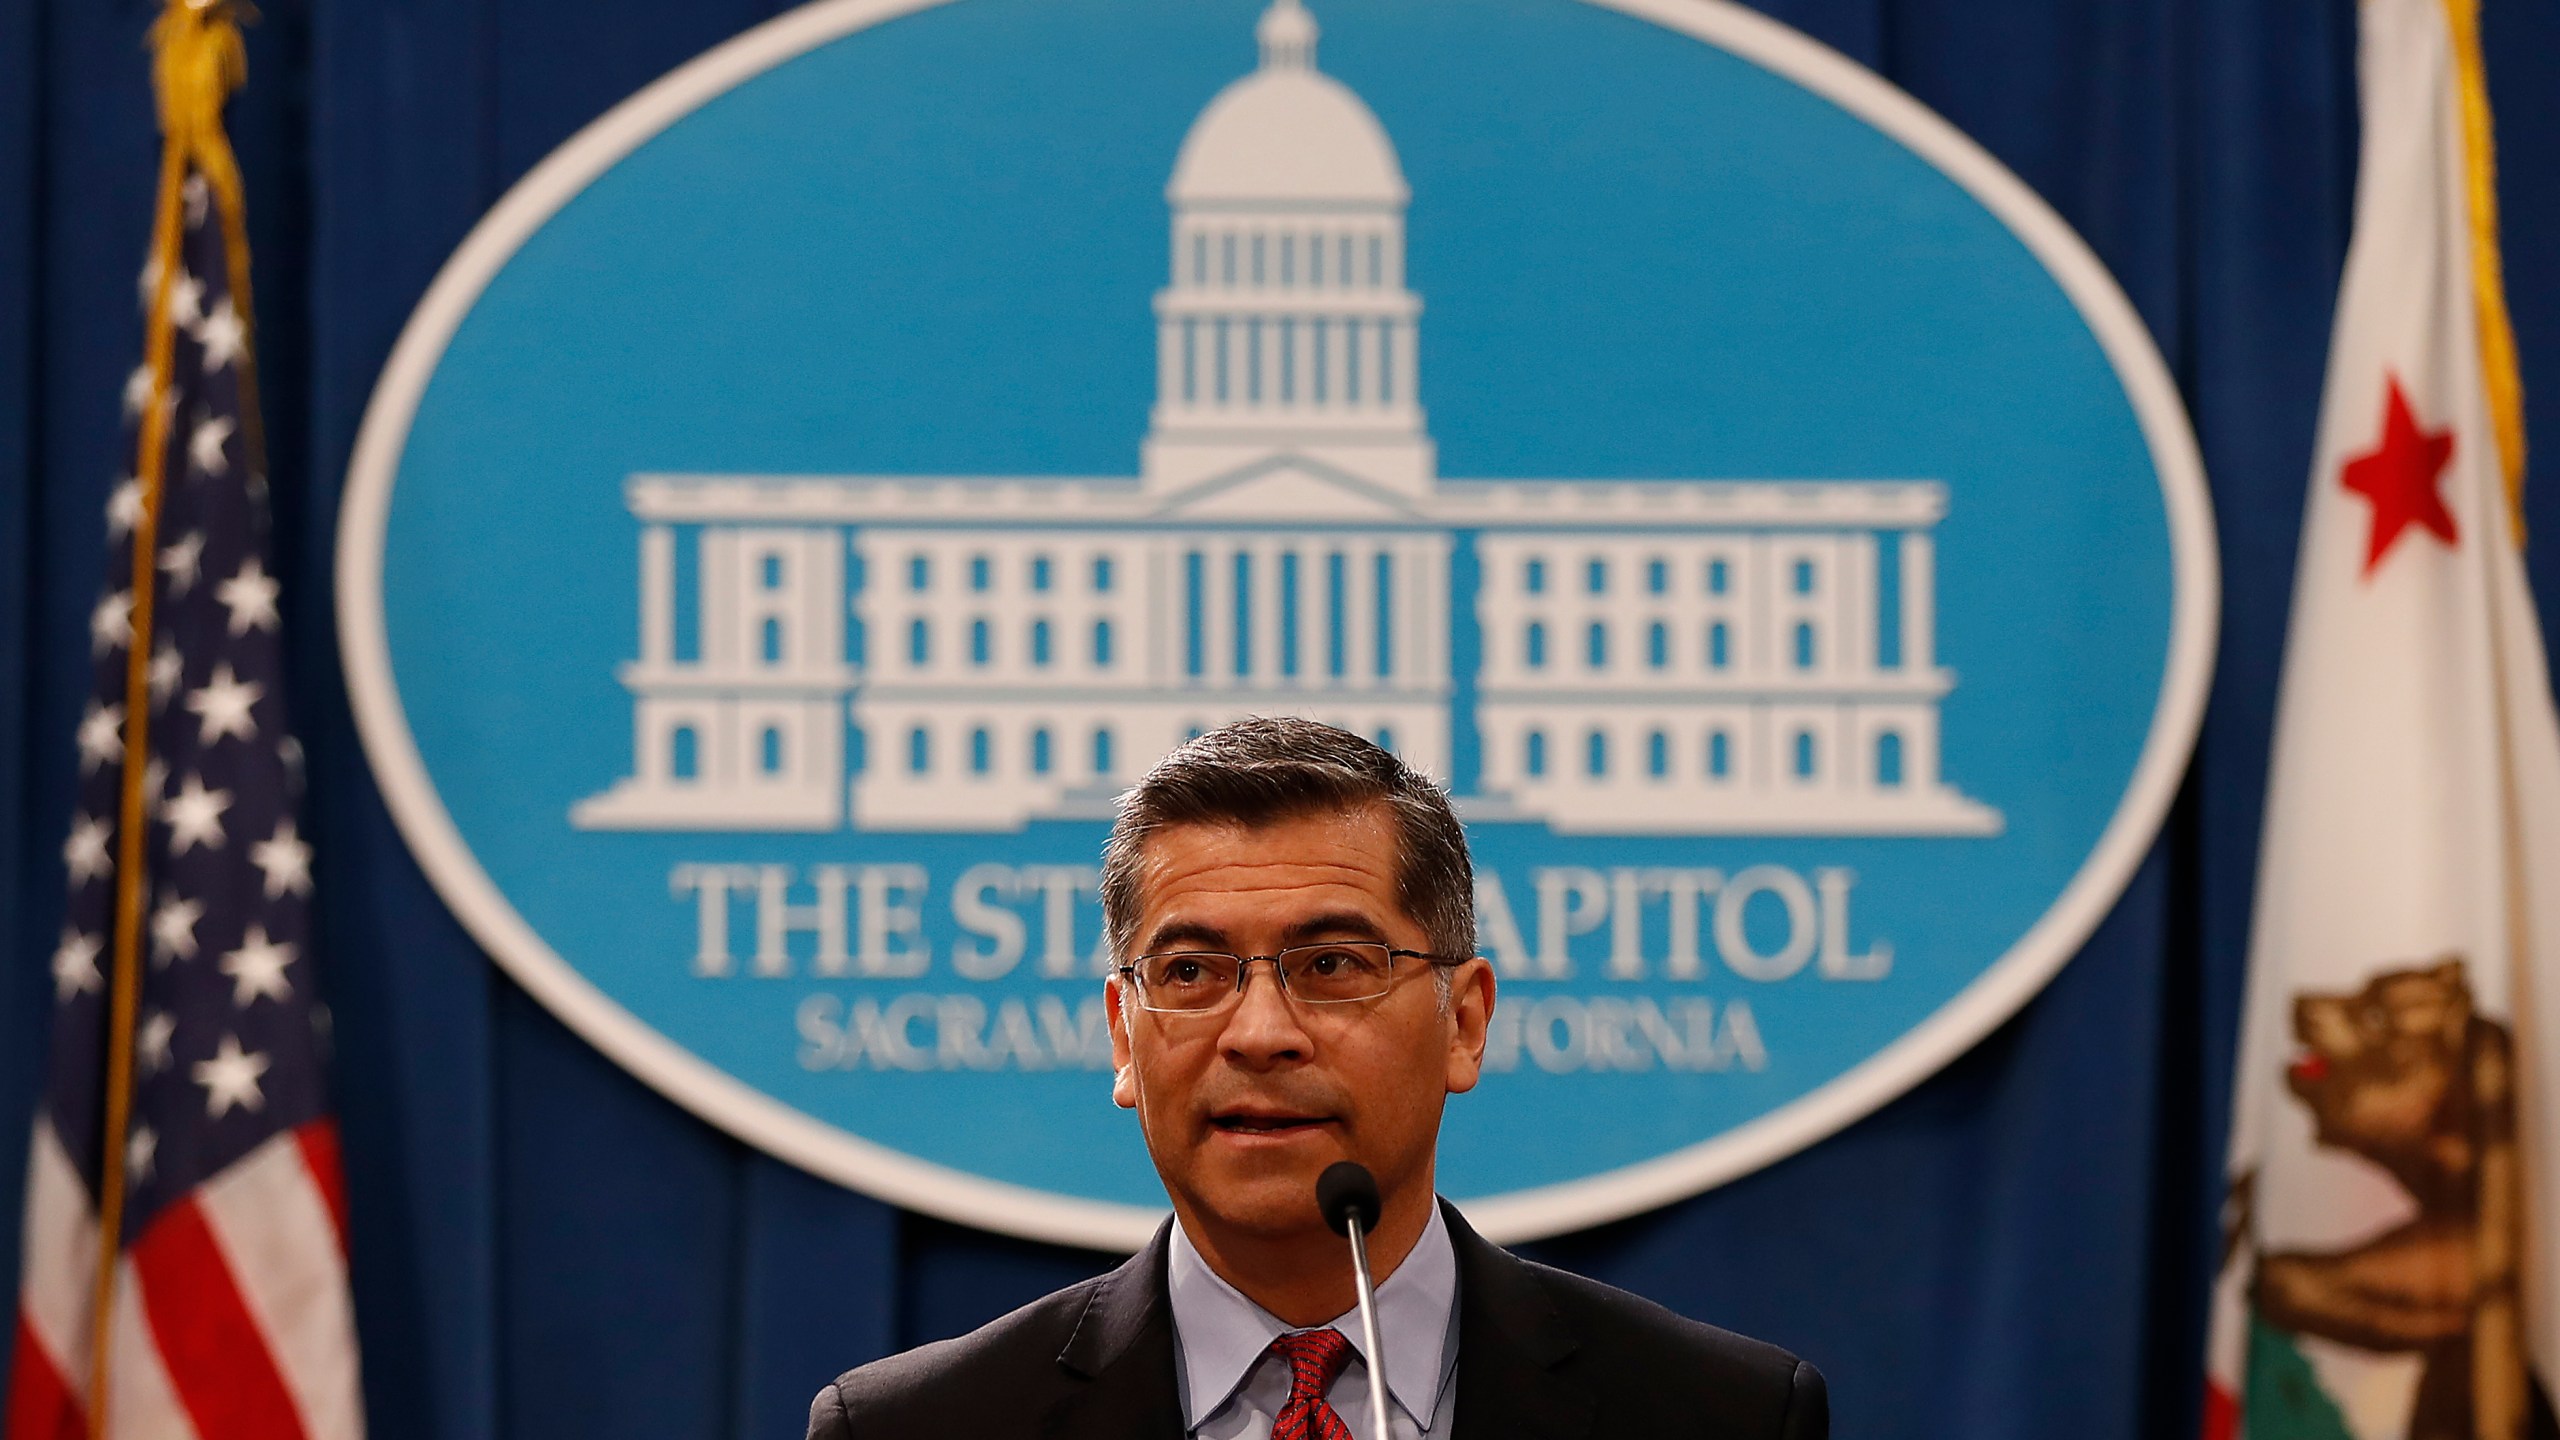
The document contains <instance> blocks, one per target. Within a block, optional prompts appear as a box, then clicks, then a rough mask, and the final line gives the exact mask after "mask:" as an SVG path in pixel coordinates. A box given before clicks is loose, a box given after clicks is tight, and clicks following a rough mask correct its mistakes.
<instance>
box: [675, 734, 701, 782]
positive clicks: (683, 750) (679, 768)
mask: <svg viewBox="0 0 2560 1440" xmlns="http://www.w3.org/2000/svg"><path fill="white" fill-rule="evenodd" d="M667 773H668V774H669V775H670V776H672V777H674V778H675V779H678V780H692V779H697V778H699V777H700V776H701V774H702V735H701V733H700V732H698V731H696V730H695V729H694V728H693V727H692V726H690V725H679V726H677V727H676V728H675V733H674V734H672V735H669V736H668V737H667Z"/></svg>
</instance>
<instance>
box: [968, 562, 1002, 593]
mask: <svg viewBox="0 0 2560 1440" xmlns="http://www.w3.org/2000/svg"><path fill="white" fill-rule="evenodd" d="M995 583H996V566H995V562H994V561H992V560H989V559H988V558H987V557H986V556H984V555H972V556H970V557H969V588H970V589H972V590H980V591H983V590H985V589H986V588H987V587H989V586H991V585H993V584H995Z"/></svg>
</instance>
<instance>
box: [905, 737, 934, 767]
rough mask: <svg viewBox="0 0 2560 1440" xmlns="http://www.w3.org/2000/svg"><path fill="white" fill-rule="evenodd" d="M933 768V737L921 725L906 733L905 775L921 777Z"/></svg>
mask: <svg viewBox="0 0 2560 1440" xmlns="http://www.w3.org/2000/svg"><path fill="white" fill-rule="evenodd" d="M932 768H933V737H932V736H931V735H929V734H926V733H925V728H924V727H923V726H921V725H918V726H916V727H915V728H914V729H912V730H909V731H908V732H907V773H908V774H910V775H922V774H923V773H925V772H926V771H927V770H930V769H932Z"/></svg>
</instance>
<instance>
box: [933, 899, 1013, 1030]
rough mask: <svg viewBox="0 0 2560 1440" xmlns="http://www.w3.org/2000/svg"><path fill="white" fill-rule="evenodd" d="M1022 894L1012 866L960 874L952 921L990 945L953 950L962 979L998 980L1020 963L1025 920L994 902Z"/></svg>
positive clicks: (954, 966)
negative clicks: (1023, 921)
mask: <svg viewBox="0 0 2560 1440" xmlns="http://www.w3.org/2000/svg"><path fill="white" fill-rule="evenodd" d="M1020 893H1022V892H1021V881H1020V880H1019V879H1018V878H1017V877H1016V876H1015V875H1014V872H1013V867H1011V866H1009V865H972V866H970V867H969V868H968V869H967V870H964V871H962V872H961V874H960V882H959V883H958V884H956V885H954V886H952V887H951V918H952V920H953V921H955V922H956V923H958V925H959V926H960V928H961V929H963V930H966V931H967V932H969V933H970V934H971V935H975V936H979V937H981V938H983V939H984V940H986V941H987V942H988V943H986V944H984V945H971V944H966V943H962V944H955V945H953V946H952V947H951V968H952V969H954V970H956V971H958V972H960V974H961V976H962V977H963V978H965V979H969V980H995V979H999V978H1001V977H1002V976H1004V975H1005V974H1007V973H1008V972H1010V971H1011V970H1012V969H1013V967H1014V966H1015V965H1016V964H1018V963H1020V962H1021V960H1022V951H1023V946H1024V944H1025V942H1026V940H1027V939H1028V935H1027V933H1026V931H1025V927H1024V926H1023V923H1022V917H1021V916H1020V915H1017V914H1015V913H1014V912H1013V910H1012V909H1011V908H1009V907H1007V906H1003V905H999V904H997V903H995V900H994V899H993V898H991V897H993V896H998V895H1001V896H1003V897H1004V898H1006V899H1008V900H1009V899H1012V898H1013V897H1014V896H1016V895H1019V894H1020ZM972 1028H973V1029H974V1028H975V1027H972Z"/></svg>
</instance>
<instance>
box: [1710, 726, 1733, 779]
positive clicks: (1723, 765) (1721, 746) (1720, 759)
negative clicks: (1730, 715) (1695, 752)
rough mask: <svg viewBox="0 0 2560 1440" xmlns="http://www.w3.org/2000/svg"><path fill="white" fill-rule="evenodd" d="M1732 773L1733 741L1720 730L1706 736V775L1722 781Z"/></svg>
mask: <svg viewBox="0 0 2560 1440" xmlns="http://www.w3.org/2000/svg"><path fill="white" fill-rule="evenodd" d="M1732 773H1733V739H1732V737H1730V736H1728V735H1727V734H1725V732H1723V731H1722V730H1713V731H1709V732H1708V734H1707V774H1709V775H1711V776H1713V777H1714V778H1716V779H1718V780H1722V779H1723V778H1725V777H1726V776H1728V775H1731V774H1732Z"/></svg>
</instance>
